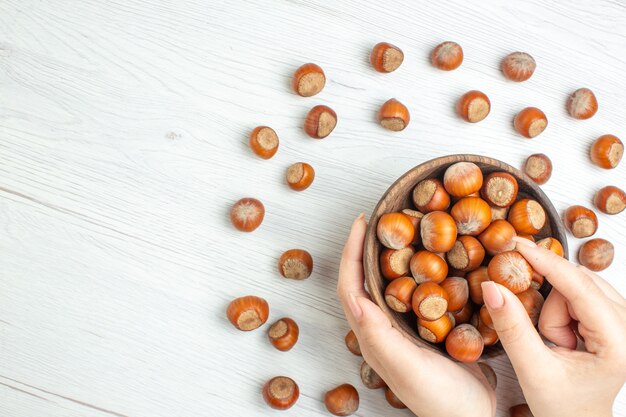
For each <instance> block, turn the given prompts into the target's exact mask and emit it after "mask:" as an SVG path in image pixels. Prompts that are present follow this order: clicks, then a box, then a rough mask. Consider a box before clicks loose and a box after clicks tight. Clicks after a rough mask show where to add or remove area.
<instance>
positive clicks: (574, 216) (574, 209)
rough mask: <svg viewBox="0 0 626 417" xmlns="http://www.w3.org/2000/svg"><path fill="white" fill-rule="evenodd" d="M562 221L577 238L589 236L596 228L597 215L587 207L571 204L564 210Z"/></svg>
mask: <svg viewBox="0 0 626 417" xmlns="http://www.w3.org/2000/svg"><path fill="white" fill-rule="evenodd" d="M563 223H564V224H565V227H566V228H567V230H569V231H570V232H572V235H574V237H577V238H579V239H580V238H583V237H589V236H592V235H593V234H594V233H596V230H598V217H597V216H596V213H594V212H593V211H592V210H590V209H588V208H587V207H583V206H579V205H576V206H571V207H568V208H567V209H566V210H565V213H564V215H563Z"/></svg>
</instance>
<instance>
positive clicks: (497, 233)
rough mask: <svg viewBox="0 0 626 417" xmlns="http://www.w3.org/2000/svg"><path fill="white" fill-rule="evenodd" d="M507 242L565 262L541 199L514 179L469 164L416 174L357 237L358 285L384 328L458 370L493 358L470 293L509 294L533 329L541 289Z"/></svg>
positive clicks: (495, 168)
mask: <svg viewBox="0 0 626 417" xmlns="http://www.w3.org/2000/svg"><path fill="white" fill-rule="evenodd" d="M513 236H521V237H525V238H527V239H531V240H533V241H534V242H536V243H537V244H538V245H540V246H543V247H545V248H547V249H549V250H552V251H554V252H555V253H557V254H558V255H560V256H563V257H565V258H567V257H568V248H567V238H566V235H565V228H564V226H563V224H562V222H561V220H560V218H559V216H558V214H557V212H556V210H555V209H554V206H553V205H552V203H551V202H550V200H549V199H548V198H547V197H546V195H545V194H544V193H543V191H542V190H541V189H540V188H539V186H538V185H537V184H536V183H535V182H534V181H533V180H532V179H531V178H530V177H528V176H526V175H525V174H524V173H522V172H521V171H519V170H517V169H515V168H513V167H511V166H510V165H507V164H505V163H504V162H501V161H498V160H496V159H492V158H488V157H484V156H478V155H449V156H444V157H441V158H436V159H432V160H430V161H427V162H425V163H423V164H421V165H418V166H416V167H415V168H413V169H411V170H410V171H408V172H407V173H405V174H404V175H402V176H401V177H400V178H398V180H397V181H396V182H395V183H393V185H391V187H389V189H388V190H387V191H386V192H385V194H384V195H383V197H382V198H381V199H380V201H379V202H378V204H377V205H376V207H375V209H374V211H373V213H372V215H371V217H370V223H369V226H368V229H367V234H366V236H365V247H364V257H363V266H364V271H365V283H366V285H367V288H368V290H369V292H370V295H371V297H372V299H373V300H374V302H376V303H377V304H378V306H379V307H380V308H381V309H382V311H383V312H384V313H385V314H386V315H387V317H388V318H389V320H390V321H391V323H392V324H393V326H394V327H396V328H397V329H398V330H399V331H400V332H401V333H402V334H403V335H404V336H405V337H407V338H408V339H410V340H412V341H413V342H414V343H415V344H416V345H418V346H420V347H424V348H427V349H430V350H433V351H435V352H439V353H441V354H444V355H448V356H450V357H452V358H453V359H455V360H458V361H461V362H474V361H476V360H478V359H479V358H480V357H484V356H487V357H493V356H496V355H498V354H500V353H502V352H503V348H502V347H501V345H500V344H499V342H498V335H497V333H496V331H495V330H494V329H493V322H492V320H491V317H490V316H489V312H488V311H487V309H486V307H484V306H483V299H482V291H481V286H480V284H481V283H482V282H483V281H486V280H492V281H494V282H497V283H498V284H500V285H503V286H505V287H507V288H508V289H510V290H511V291H512V292H513V293H515V294H516V295H517V297H518V298H519V299H520V301H521V302H522V304H523V305H524V307H525V308H526V310H527V312H528V314H529V317H530V318H531V320H532V321H533V323H534V324H535V325H537V321H538V318H539V313H540V312H541V308H542V306H543V302H544V300H545V297H547V295H548V293H549V292H550V290H551V286H550V284H549V283H548V282H547V281H545V280H544V277H543V276H541V275H540V274H538V273H536V272H535V271H533V269H532V267H531V266H530V264H529V263H528V262H527V261H526V260H525V259H524V258H523V257H522V256H521V255H520V254H519V253H518V252H517V251H516V250H515V242H513V241H512V238H513Z"/></svg>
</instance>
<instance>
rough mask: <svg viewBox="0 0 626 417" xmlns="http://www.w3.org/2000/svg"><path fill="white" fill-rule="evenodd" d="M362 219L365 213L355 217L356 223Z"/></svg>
mask: <svg viewBox="0 0 626 417" xmlns="http://www.w3.org/2000/svg"><path fill="white" fill-rule="evenodd" d="M364 219H365V213H361V214H359V215H358V216H357V217H356V221H359V220H364Z"/></svg>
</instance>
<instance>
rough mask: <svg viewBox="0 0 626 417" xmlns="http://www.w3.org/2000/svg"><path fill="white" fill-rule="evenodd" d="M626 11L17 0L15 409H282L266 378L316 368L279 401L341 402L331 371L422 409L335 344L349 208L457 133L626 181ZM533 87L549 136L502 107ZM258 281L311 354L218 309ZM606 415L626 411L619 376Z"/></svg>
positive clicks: (6, 260)
mask: <svg viewBox="0 0 626 417" xmlns="http://www.w3.org/2000/svg"><path fill="white" fill-rule="evenodd" d="M624 27H626V6H624V4H623V3H621V2H619V1H615V0H599V1H594V2H588V1H584V0H575V1H572V2H545V1H540V0H529V1H525V2H496V1H492V2H486V3H485V2H483V3H481V4H480V5H473V6H470V5H468V4H467V2H461V1H449V2H445V3H440V2H439V3H434V2H425V1H409V0H403V1H398V2H394V3H393V7H391V6H390V5H389V4H388V3H386V2H380V1H379V2H375V1H370V0H366V1H356V0H350V1H348V0H346V1H341V2H327V1H321V0H306V1H305V0H294V1H272V2H260V1H259V2H255V1H237V2H233V1H226V0H215V1H209V2H207V1H202V0H158V1H147V0H123V1H120V0H112V1H107V2H101V1H96V0H83V1H63V2H51V1H49V2H45V1H44V2H41V1H39V2H38V1H34V0H4V1H2V2H0V254H1V256H2V266H1V267H0V415H2V416H5V415H6V416H16V417H23V416H40V415H46V416H74V415H76V416H79V415H80V416H99V417H105V416H106V417H110V416H111V415H123V416H151V417H154V416H156V417H159V416H207V415H209V416H218V415H240V416H255V415H278V414H279V413H278V412H273V411H271V410H269V409H268V408H267V407H266V406H265V404H264V403H263V401H262V398H261V394H260V389H261V386H262V384H263V382H264V381H265V380H267V379H269V378H270V377H272V376H274V375H276V374H283V373H284V374H288V375H290V376H292V377H293V378H294V379H295V380H296V381H298V382H299V384H300V388H301V397H300V400H299V401H298V404H297V406H296V407H294V408H293V409H292V410H291V411H289V412H286V413H285V415H288V414H291V415H299V416H324V415H326V412H325V410H324V407H323V405H322V403H321V401H320V399H321V398H322V395H323V392H324V391H325V390H327V389H328V388H329V387H332V386H334V385H336V384H339V383H343V382H349V383H352V384H354V385H355V386H357V387H358V388H359V390H360V391H361V394H362V395H361V409H360V411H359V412H358V413H357V415H358V416H373V415H386V416H407V415H409V413H408V412H407V411H402V410H391V409H390V408H389V407H388V406H387V404H386V402H385V400H384V398H383V392H382V391H369V390H365V389H364V388H363V387H362V386H361V383H360V381H359V377H358V366H359V364H360V360H359V358H357V357H355V356H353V355H351V354H350V353H348V352H347V351H346V349H345V346H344V344H343V337H344V335H345V333H346V331H347V330H348V326H347V324H346V322H345V319H344V317H343V312H342V310H341V307H340V306H339V305H338V302H337V299H336V296H335V283H336V275H337V267H338V261H339V257H340V253H341V248H342V246H343V241H344V239H345V237H346V234H347V232H348V229H349V227H350V224H351V222H352V220H353V219H354V218H355V217H356V215H357V214H358V213H359V212H362V211H364V212H367V213H370V212H371V211H372V209H373V208H374V206H375V205H376V203H377V201H378V200H379V198H380V197H381V195H382V194H383V192H384V191H385V190H386V189H387V188H388V187H389V185H390V184H391V183H393V181H395V179H396V178H398V177H399V176H400V175H401V174H403V173H404V172H406V171H407V170H408V169H410V168H411V167H414V166H416V165H418V164H419V163H421V162H424V161H426V160H429V159H432V158H434V157H437V156H442V155H447V154H452V153H472V154H481V155H489V156H491V157H494V158H496V159H500V160H502V161H504V162H507V163H509V164H511V165H512V166H516V167H519V166H521V164H522V162H523V161H524V160H525V158H526V157H527V156H528V155H529V154H532V153H537V152H543V153H546V154H547V155H549V156H550V157H551V158H552V160H553V163H554V174H553V176H552V178H551V179H550V181H549V182H548V183H547V184H546V185H545V186H543V187H542V188H543V190H544V191H545V192H546V194H547V195H548V196H549V197H550V199H551V200H552V202H553V203H554V205H555V207H556V208H557V210H558V211H559V212H561V211H562V210H563V209H565V208H566V207H567V206H568V205H571V204H587V205H589V204H591V198H592V196H593V194H594V192H595V191H596V190H597V189H599V188H600V187H602V186H604V185H608V184H614V185H618V186H622V187H624V186H626V164H624V163H623V164H622V165H621V166H620V167H618V168H617V169H616V170H613V171H604V170H601V169H599V168H595V167H594V166H592V165H591V164H590V163H589V160H588V156H587V152H588V147H589V145H590V143H591V142H592V141H593V139H594V138H595V137H597V136H599V135H600V134H604V133H612V134H615V135H617V136H618V137H621V138H622V139H623V138H624V137H626V130H625V128H624V115H623V112H624V109H625V108H626V94H625V93H624V92H625V91H626V78H625V77H624V72H623V68H624V67H625V66H626V57H625V56H624V53H623V51H625V50H626V35H625V34H624V30H623V28H624ZM445 40H454V41H457V42H459V43H460V44H461V45H462V46H463V48H464V52H465V61H464V63H463V65H462V66H461V67H460V68H459V69H457V70H455V71H452V72H441V71H438V70H436V69H434V68H433V67H432V66H431V65H430V62H429V54H430V51H431V49H432V48H433V47H434V46H435V45H437V44H438V43H440V42H441V41H445ZM380 41H387V42H390V43H392V44H394V45H397V46H398V47H400V48H402V49H403V51H404V53H405V60H404V63H403V64H402V66H401V67H400V68H399V69H398V70H397V71H396V72H394V73H391V74H384V75H383V74H379V73H377V72H375V71H373V70H372V69H371V68H370V64H369V59H368V58H369V50H370V48H371V47H372V46H373V45H374V44H375V43H377V42H380ZM516 50H521V51H527V52H529V53H531V54H532V55H533V56H534V58H535V59H536V61H537V65H538V66H537V71H536V73H535V75H534V76H533V77H532V78H531V79H530V80H529V81H527V82H524V83H521V84H517V83H512V82H507V81H506V80H505V79H504V78H503V77H502V75H501V74H500V72H499V61H500V59H501V58H502V57H503V56H505V55H506V54H507V53H509V52H511V51H516ZM305 62H315V63H317V64H319V65H320V66H321V67H322V68H324V71H325V72H326V76H327V83H326V87H325V88H324V90H323V91H322V92H321V93H320V94H319V95H317V96H315V97H312V98H302V97H299V96H297V95H295V94H293V93H292V91H291V87H290V81H291V74H292V72H293V71H294V70H295V69H296V68H297V67H298V66H299V65H301V64H302V63H305ZM581 86H585V87H589V88H591V89H593V90H594V92H595V93H596V96H597V97H598V100H599V103H600V107H599V111H598V113H597V114H596V116H595V117H594V118H592V119H590V120H587V121H578V120H573V119H571V118H570V117H569V116H568V115H567V113H566V111H565V100H566V98H567V95H568V94H569V93H570V92H572V91H573V90H575V89H576V88H578V87H581ZM470 89H479V90H482V91H484V92H485V93H486V94H487V95H488V96H489V98H490V100H491V103H492V110H491V114H490V115H489V116H488V117H487V119H485V120H484V121H482V122H480V123H478V124H476V125H470V124H468V123H465V122H463V121H461V120H459V119H458V118H457V117H456V115H455V114H454V104H455V101H456V98H457V97H459V96H460V95H461V94H463V93H464V92H466V91H467V90H470ZM391 97H396V98H398V99H399V100H400V101H401V102H403V103H404V104H405V105H407V107H408V108H409V110H410V111H411V114H412V118H411V124H410V125H409V126H408V127H407V128H406V129H405V130H404V131H402V132H399V133H395V134H392V133H390V132H388V131H386V130H384V129H382V128H381V127H380V126H379V125H378V124H377V123H376V121H375V118H376V112H377V110H378V107H379V106H380V104H382V103H383V102H385V101H386V100H387V99H389V98H391ZM317 104H327V105H329V106H331V107H332V108H333V109H334V110H335V111H336V112H337V114H338V117H339V122H338V124H337V127H336V129H335V131H334V132H333V133H332V134H331V135H330V136H329V137H328V138H326V139H324V140H313V139H311V138H309V137H307V136H306V135H305V133H304V132H303V129H302V124H303V119H304V115H305V114H306V113H307V111H308V110H309V109H310V108H311V107H313V106H314V105H317ZM528 105H534V106H537V107H540V108H542V110H544V112H546V114H547V115H548V119H549V126H548V128H547V130H546V131H545V132H544V133H542V134H541V135H540V136H539V137H537V138H536V139H533V140H526V139H523V138H521V137H520V136H518V135H517V134H515V132H514V131H513V129H512V127H511V125H512V119H513V116H514V115H515V113H516V112H517V111H518V110H519V109H521V108H523V107H526V106H528ZM257 125H268V126H271V127H272V128H274V129H275V130H276V132H277V133H278V135H279V137H280V140H281V145H280V148H279V150H278V153H277V154H276V156H275V157H274V158H273V159H271V160H269V161H266V160H261V159H259V158H257V157H256V156H255V155H253V154H252V153H251V152H250V150H249V149H248V146H247V137H248V134H249V132H250V131H251V130H252V129H253V128H254V127H255V126H257ZM298 161H304V162H308V163H310V164H311V165H312V166H313V167H314V168H315V170H316V179H315V182H314V183H313V185H312V186H311V187H310V188H309V189H307V190H306V191H304V192H302V193H296V192H293V191H292V190H290V189H289V188H288V187H287V186H286V184H284V175H285V170H286V168H287V167H288V166H289V165H290V164H292V163H294V162H298ZM248 196H250V197H257V198H259V199H261V200H262V201H263V202H264V204H265V207H266V210H267V215H266V217H265V221H264V224H263V225H262V226H261V227H260V228H259V229H258V230H256V231H255V232H254V233H251V234H243V233H240V232H237V231H236V230H234V229H233V228H232V227H231V226H230V224H229V220H228V211H229V209H230V205H231V204H232V203H233V202H234V201H236V200H238V199H239V198H241V197H248ZM599 220H600V228H599V230H598V233H597V235H598V236H599V237H604V238H606V239H609V240H611V241H612V242H614V243H615V245H616V250H617V256H616V260H615V262H614V264H613V265H612V266H611V267H610V268H609V269H607V270H606V271H604V272H603V273H602V275H603V276H604V277H605V278H606V279H607V280H608V281H610V282H611V283H612V284H613V285H615V286H616V287H617V288H618V290H619V291H620V292H621V293H622V294H626V280H624V276H626V261H625V259H626V257H625V256H624V250H625V248H626V233H624V230H625V227H624V226H625V225H626V221H625V217H624V216H621V215H620V216H613V217H610V216H605V215H599ZM569 243H570V250H571V253H572V254H574V253H576V252H577V250H578V247H579V245H580V243H581V241H577V240H574V239H571V238H570V240H569ZM293 247H302V248H304V249H307V250H308V251H310V252H311V254H312V255H313V257H314V260H315V267H314V271H313V275H312V276H311V278H310V279H308V280H306V281H302V282H294V281H289V280H284V279H282V278H280V276H279V274H278V271H277V269H276V261H277V259H278V257H279V256H280V254H281V253H282V252H283V251H284V250H286V249H289V248H293ZM245 294H256V295H259V296H262V297H264V298H266V299H267V300H268V302H269V303H270V321H272V320H275V319H277V318H279V317H281V316H285V315H288V316H291V317H293V318H295V319H296V320H297V321H298V323H299V325H300V330H301V336H300V341H299V342H298V344H297V345H296V346H295V347H294V349H292V350H291V351H289V352H287V353H283V352H279V351H277V350H275V349H274V348H272V347H271V346H270V344H269V343H268V342H267V340H266V334H265V330H266V329H265V328H263V329H261V330H258V331H255V332H251V333H246V334H243V333H241V332H239V331H237V330H235V329H234V328H233V327H232V326H230V324H229V323H228V321H227V320H226V317H225V314H224V311H225V308H226V305H227V303H228V302H229V301H230V300H231V299H232V298H235V297H237V296H241V295H245ZM490 363H491V364H492V366H493V367H494V369H495V370H496V372H497V373H498V377H499V386H498V397H499V399H500V402H499V416H506V415H507V414H506V410H507V409H508V407H509V406H510V405H511V404H514V403H517V402H520V401H521V400H522V394H521V392H520V390H519V387H518V385H517V383H516V380H515V376H514V374H513V371H512V369H511V367H510V364H509V363H508V361H507V360H506V358H505V357H500V358H497V359H494V360H490ZM614 410H615V414H616V415H626V394H625V393H624V392H622V393H621V394H620V397H619V398H618V400H617V402H616V403H615V407H614Z"/></svg>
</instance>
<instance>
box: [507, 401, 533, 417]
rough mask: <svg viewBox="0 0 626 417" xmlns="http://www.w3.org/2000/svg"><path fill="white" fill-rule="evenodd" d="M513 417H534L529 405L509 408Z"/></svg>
mask: <svg viewBox="0 0 626 417" xmlns="http://www.w3.org/2000/svg"><path fill="white" fill-rule="evenodd" d="M509 413H510V416H511V417H533V413H532V412H531V411H530V408H529V407H528V404H517V405H514V406H513V407H511V408H509Z"/></svg>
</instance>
